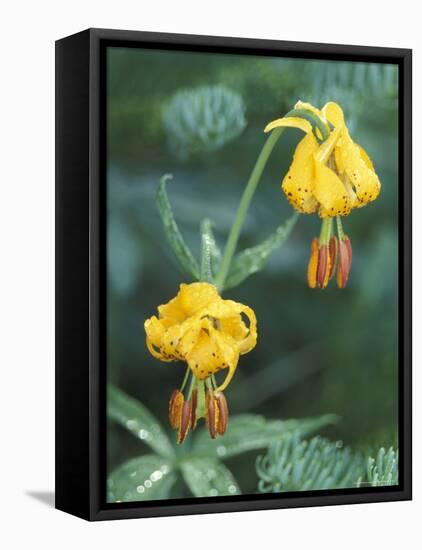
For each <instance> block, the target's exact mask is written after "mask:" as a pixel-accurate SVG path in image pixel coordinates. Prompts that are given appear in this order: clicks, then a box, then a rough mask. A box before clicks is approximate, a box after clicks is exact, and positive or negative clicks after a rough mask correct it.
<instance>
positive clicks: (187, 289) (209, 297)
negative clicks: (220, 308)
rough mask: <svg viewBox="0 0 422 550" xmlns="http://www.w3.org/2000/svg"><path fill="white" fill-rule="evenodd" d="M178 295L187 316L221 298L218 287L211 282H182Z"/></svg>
mask: <svg viewBox="0 0 422 550" xmlns="http://www.w3.org/2000/svg"><path fill="white" fill-rule="evenodd" d="M178 296H179V299H180V304H181V306H182V308H183V311H184V312H185V314H186V316H187V317H190V316H191V315H195V313H197V312H198V311H200V310H201V309H203V308H204V307H206V306H207V305H208V304H210V303H211V302H213V301H214V300H218V299H220V296H219V294H218V291H217V288H216V287H215V286H214V285H211V284H210V283H191V284H188V285H186V284H181V285H180V291H179V294H178Z"/></svg>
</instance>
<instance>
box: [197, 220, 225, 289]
mask: <svg viewBox="0 0 422 550" xmlns="http://www.w3.org/2000/svg"><path fill="white" fill-rule="evenodd" d="M213 225H214V224H213V222H212V221H211V220H209V219H208V218H206V219H204V220H202V222H201V249H202V250H201V281H208V282H210V283H211V282H213V279H214V274H215V273H216V272H217V270H218V267H219V264H220V261H221V251H220V249H219V247H218V244H217V242H216V240H215V237H214V233H213Z"/></svg>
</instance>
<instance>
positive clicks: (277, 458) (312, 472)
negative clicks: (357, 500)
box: [256, 433, 363, 493]
mask: <svg viewBox="0 0 422 550" xmlns="http://www.w3.org/2000/svg"><path fill="white" fill-rule="evenodd" d="M362 468H363V460H362V458H361V457H360V456H358V455H356V456H355V455H353V454H352V452H351V450H350V449H349V448H347V447H346V448H342V447H341V446H340V444H339V443H332V442H330V441H328V440H327V439H324V438H321V437H318V436H317V437H314V438H313V439H311V440H310V441H309V442H308V441H306V440H302V439H301V435H300V434H299V433H294V434H292V435H289V436H288V437H285V438H283V439H282V440H280V441H278V442H276V443H275V444H273V445H271V447H270V448H269V450H268V454H267V455H266V456H265V457H262V456H260V457H258V459H257V464H256V470H257V473H258V476H259V478H260V481H259V483H258V489H259V491H260V492H261V493H271V492H287V491H309V490H316V489H338V488H342V487H356V486H357V480H358V478H359V476H360V475H361V473H362Z"/></svg>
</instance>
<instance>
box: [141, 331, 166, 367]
mask: <svg viewBox="0 0 422 550" xmlns="http://www.w3.org/2000/svg"><path fill="white" fill-rule="evenodd" d="M146 344H147V348H148V350H149V352H150V354H151V355H152V356H153V357H155V358H156V359H160V361H165V362H167V363H169V362H170V361H171V359H169V358H168V359H166V358H165V357H164V355H163V354H162V353H161V352H160V350H159V349H158V348H157V347H156V346H155V344H153V343H152V342H151V338H148V336H147V338H146Z"/></svg>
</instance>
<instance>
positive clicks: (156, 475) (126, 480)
mask: <svg viewBox="0 0 422 550" xmlns="http://www.w3.org/2000/svg"><path fill="white" fill-rule="evenodd" d="M175 481H176V475H175V473H174V471H173V468H172V466H171V464H170V462H168V461H166V460H165V459H163V458H162V457H160V456H158V455H152V454H151V455H143V456H140V457H138V458H134V459H133V460H129V461H128V462H125V463H124V464H122V465H121V466H119V467H118V468H116V469H115V470H114V471H113V472H112V473H111V475H110V476H109V477H108V479H107V500H108V502H128V501H133V500H156V499H162V498H169V493H170V489H171V487H172V486H173V484H174V482H175Z"/></svg>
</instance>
